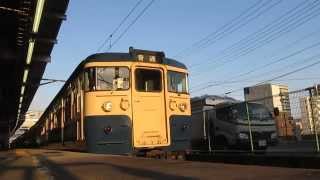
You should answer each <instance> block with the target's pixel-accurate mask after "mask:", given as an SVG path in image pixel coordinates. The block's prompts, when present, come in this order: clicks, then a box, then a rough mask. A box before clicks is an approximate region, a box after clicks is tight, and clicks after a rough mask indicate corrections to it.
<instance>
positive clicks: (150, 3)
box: [107, 0, 155, 51]
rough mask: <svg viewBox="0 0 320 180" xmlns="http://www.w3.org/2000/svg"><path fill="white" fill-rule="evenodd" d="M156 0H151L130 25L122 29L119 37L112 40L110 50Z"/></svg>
mask: <svg viewBox="0 0 320 180" xmlns="http://www.w3.org/2000/svg"><path fill="white" fill-rule="evenodd" d="M154 1H155V0H151V1H150V2H149V3H148V4H147V5H146V6H145V7H144V8H143V9H142V11H140V13H139V14H138V15H137V16H136V17H135V18H134V19H133V21H131V23H129V25H128V26H127V27H126V28H125V29H124V31H122V33H121V34H120V35H119V36H118V38H117V39H116V40H115V41H114V42H112V43H111V44H110V46H109V48H108V49H107V51H109V50H110V49H111V48H112V47H113V46H114V45H116V44H117V43H118V42H119V40H120V39H121V38H122V37H123V36H124V35H125V34H126V33H127V32H128V31H129V29H130V28H131V27H132V26H133V25H134V24H135V23H136V22H137V21H138V20H139V19H140V18H141V17H142V15H143V14H144V13H145V12H146V11H147V10H148V8H149V7H150V6H151V5H152V4H153V3H154Z"/></svg>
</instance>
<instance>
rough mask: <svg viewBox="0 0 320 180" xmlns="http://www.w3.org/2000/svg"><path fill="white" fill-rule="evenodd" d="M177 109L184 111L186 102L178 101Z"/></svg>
mask: <svg viewBox="0 0 320 180" xmlns="http://www.w3.org/2000/svg"><path fill="white" fill-rule="evenodd" d="M179 109H180V111H182V112H184V111H186V109H187V104H186V103H180V104H179Z"/></svg>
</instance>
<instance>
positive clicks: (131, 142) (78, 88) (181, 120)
mask: <svg viewBox="0 0 320 180" xmlns="http://www.w3.org/2000/svg"><path fill="white" fill-rule="evenodd" d="M190 117H191V111H190V96H189V92H188V71H187V68H186V66H185V65H184V64H182V63H180V62H178V61H176V60H173V59H169V58H166V57H165V55H164V53H163V52H156V51H147V50H139V49H133V48H130V49H129V53H99V54H93V55H91V56H89V57H87V58H86V59H85V60H84V61H82V62H81V63H80V65H79V66H78V67H77V68H76V70H75V71H74V72H73V73H72V75H71V76H70V78H69V79H68V80H67V82H66V83H65V84H64V86H63V87H62V89H61V90H60V91H59V93H58V94H57V95H56V97H55V98H54V99H53V101H52V102H51V103H50V105H49V106H48V108H47V109H46V110H45V112H44V113H43V115H42V116H41V118H40V120H39V121H38V123H37V124H36V125H35V126H34V127H33V128H31V130H30V131H29V133H27V134H25V135H24V136H22V137H21V138H19V139H17V142H19V141H20V143H21V142H29V143H30V142H34V143H35V144H41V145H42V144H45V145H47V144H63V145H64V146H70V145H74V147H79V148H83V149H84V150H85V151H87V152H94V153H109V154H135V153H139V152H150V151H152V150H160V151H161V152H177V153H181V152H186V150H188V149H189V148H190V134H191V119H190Z"/></svg>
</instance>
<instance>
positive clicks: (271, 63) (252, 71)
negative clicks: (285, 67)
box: [197, 32, 320, 86]
mask: <svg viewBox="0 0 320 180" xmlns="http://www.w3.org/2000/svg"><path fill="white" fill-rule="evenodd" d="M314 34H315V32H312V33H311V34H308V35H307V36H310V35H314ZM307 36H303V37H302V38H305V37H307ZM300 40H301V39H299V40H298V41H300ZM295 42H297V41H295ZM319 46H320V42H316V43H313V44H311V45H309V46H307V47H304V48H302V49H299V50H297V51H295V52H293V53H290V54H288V55H286V56H284V57H281V58H277V59H274V60H273V61H271V62H267V63H265V64H262V65H260V66H258V67H254V68H252V69H250V70H248V71H246V72H243V73H240V74H237V75H234V76H232V77H229V78H228V79H237V78H239V77H243V76H246V75H249V74H252V73H254V72H256V71H258V70H261V69H265V68H267V67H270V66H272V65H274V64H277V63H280V62H282V61H285V60H288V59H289V58H292V57H294V56H296V55H299V54H302V53H304V52H306V51H308V50H311V49H313V48H315V47H319ZM283 48H286V46H285V47H283ZM283 48H282V49H283ZM209 83H212V82H211V81H208V82H206V83H202V84H203V85H205V86H206V85H207V84H209ZM202 84H198V85H197V86H200V85H202Z"/></svg>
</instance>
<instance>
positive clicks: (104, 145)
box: [84, 115, 132, 154]
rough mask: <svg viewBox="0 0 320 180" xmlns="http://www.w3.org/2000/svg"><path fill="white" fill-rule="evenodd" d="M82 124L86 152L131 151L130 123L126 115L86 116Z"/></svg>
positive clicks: (119, 152) (113, 152) (116, 152)
mask: <svg viewBox="0 0 320 180" xmlns="http://www.w3.org/2000/svg"><path fill="white" fill-rule="evenodd" d="M84 125H85V127H84V128H85V136H86V143H87V151H88V152H92V153H105V154H128V153H131V152H132V143H131V132H132V125H131V121H130V118H129V117H128V116H125V115H107V116H87V117H85V121H84ZM108 128H109V129H108ZM110 128H111V129H110ZM109 131H110V132H109Z"/></svg>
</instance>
